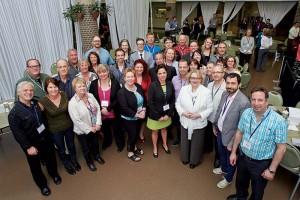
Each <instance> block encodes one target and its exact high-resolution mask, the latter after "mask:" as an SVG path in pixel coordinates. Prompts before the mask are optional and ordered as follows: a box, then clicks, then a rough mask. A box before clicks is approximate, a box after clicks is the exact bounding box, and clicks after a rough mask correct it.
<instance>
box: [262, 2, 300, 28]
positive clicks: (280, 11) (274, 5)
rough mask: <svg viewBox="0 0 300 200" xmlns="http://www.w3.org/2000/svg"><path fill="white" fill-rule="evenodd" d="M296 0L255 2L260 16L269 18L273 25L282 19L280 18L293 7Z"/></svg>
mask: <svg viewBox="0 0 300 200" xmlns="http://www.w3.org/2000/svg"><path fill="white" fill-rule="evenodd" d="M296 3H297V1H293V2H289V1H288V2H287V1H282V2H257V6H258V10H259V13H260V16H262V17H263V18H264V21H265V20H266V19H270V20H271V24H273V26H274V27H276V26H277V24H278V23H279V22H280V21H281V20H282V18H283V17H284V16H285V15H286V14H287V13H288V12H289V11H290V10H291V9H292V8H293V6H294V5H295V4H296Z"/></svg>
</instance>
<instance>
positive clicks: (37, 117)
mask: <svg viewBox="0 0 300 200" xmlns="http://www.w3.org/2000/svg"><path fill="white" fill-rule="evenodd" d="M18 104H19V105H20V106H21V108H23V109H24V110H26V111H27V112H28V113H29V114H30V115H31V116H32V117H35V118H36V120H37V122H38V124H39V125H40V124H41V123H40V120H39V116H38V114H37V111H36V108H35V105H32V106H33V109H34V113H35V116H33V114H32V113H31V112H30V111H29V110H28V109H27V108H25V107H24V106H23V105H22V104H21V103H20V102H19V103H18Z"/></svg>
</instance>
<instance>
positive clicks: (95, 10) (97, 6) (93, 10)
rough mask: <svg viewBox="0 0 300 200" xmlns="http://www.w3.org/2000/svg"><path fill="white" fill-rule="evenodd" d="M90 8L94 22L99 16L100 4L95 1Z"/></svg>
mask: <svg viewBox="0 0 300 200" xmlns="http://www.w3.org/2000/svg"><path fill="white" fill-rule="evenodd" d="M91 6H92V7H91V15H92V17H93V18H94V19H95V20H96V19H97V18H98V17H99V15H100V7H101V6H100V3H99V2H98V1H95V3H93V4H92V5H91Z"/></svg>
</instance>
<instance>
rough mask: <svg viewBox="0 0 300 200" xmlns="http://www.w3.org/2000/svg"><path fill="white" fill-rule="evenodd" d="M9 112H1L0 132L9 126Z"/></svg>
mask: <svg viewBox="0 0 300 200" xmlns="http://www.w3.org/2000/svg"><path fill="white" fill-rule="evenodd" d="M8 114H9V113H7V112H5V113H0V134H3V129H5V128H7V127H9V124H8V118H7V117H8Z"/></svg>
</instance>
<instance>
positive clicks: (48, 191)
mask: <svg viewBox="0 0 300 200" xmlns="http://www.w3.org/2000/svg"><path fill="white" fill-rule="evenodd" d="M41 193H42V195H44V196H49V195H50V194H51V190H50V189H49V188H48V187H44V188H42V189H41Z"/></svg>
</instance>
